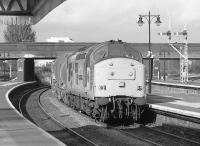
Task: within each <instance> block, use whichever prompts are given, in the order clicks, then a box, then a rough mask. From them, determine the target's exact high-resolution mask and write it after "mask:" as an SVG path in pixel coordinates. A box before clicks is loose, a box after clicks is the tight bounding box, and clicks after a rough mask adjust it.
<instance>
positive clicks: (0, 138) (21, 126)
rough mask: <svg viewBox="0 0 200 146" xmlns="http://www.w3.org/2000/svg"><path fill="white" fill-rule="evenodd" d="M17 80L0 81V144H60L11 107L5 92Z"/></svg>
mask: <svg viewBox="0 0 200 146" xmlns="http://www.w3.org/2000/svg"><path fill="white" fill-rule="evenodd" d="M18 84H20V83H19V82H0V95H1V96H0V146H58V145H59V146H61V145H64V144H63V143H61V142H60V141H58V140H57V139H55V138H54V137H52V136H51V135H49V134H47V133H46V132H44V131H43V130H41V129H40V128H38V127H36V126H35V125H33V124H32V123H30V122H29V121H27V120H26V119H24V118H23V117H22V116H20V115H19V114H18V113H17V112H16V111H15V109H13V108H12V107H11V106H10V105H9V103H8V102H7V100H6V97H5V94H6V92H7V91H8V90H9V89H11V88H12V87H13V86H16V85H18Z"/></svg>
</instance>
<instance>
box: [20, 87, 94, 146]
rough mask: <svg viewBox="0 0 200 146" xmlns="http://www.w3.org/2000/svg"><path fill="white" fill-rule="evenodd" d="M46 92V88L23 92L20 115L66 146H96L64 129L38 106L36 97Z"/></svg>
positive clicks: (70, 130)
mask: <svg viewBox="0 0 200 146" xmlns="http://www.w3.org/2000/svg"><path fill="white" fill-rule="evenodd" d="M46 90H47V88H37V89H32V90H29V91H27V92H25V94H24V95H23V96H22V98H21V100H20V103H19V109H20V111H21V113H22V114H23V115H24V116H25V117H26V118H27V119H29V120H30V121H32V122H33V123H35V124H36V125H37V126H38V127H41V128H42V129H44V130H45V131H47V132H49V133H50V134H52V135H53V136H55V137H56V138H58V139H59V140H60V141H62V142H63V143H64V144H66V145H70V146H76V145H80V146H97V144H95V143H94V142H92V141H90V140H89V139H86V138H84V137H83V136H81V135H80V134H78V133H76V132H75V131H73V130H72V129H68V128H66V127H64V126H63V125H62V124H60V123H59V122H58V121H56V120H55V119H53V118H52V117H51V116H50V115H48V114H46V113H45V111H44V110H43V109H42V106H41V105H40V102H39V100H38V97H39V96H40V95H41V94H42V93H43V92H45V91H46ZM36 91H37V92H36Z"/></svg>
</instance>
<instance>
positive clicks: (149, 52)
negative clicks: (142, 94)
mask: <svg viewBox="0 0 200 146" xmlns="http://www.w3.org/2000/svg"><path fill="white" fill-rule="evenodd" d="M142 18H146V20H147V22H148V24H149V51H148V56H149V88H148V89H149V93H151V80H152V71H153V59H152V52H151V21H152V20H153V19H154V18H156V22H155V23H156V25H157V26H160V24H161V23H162V22H161V21H160V15H151V13H150V11H149V14H148V15H139V20H138V25H139V26H142V25H143V24H144V22H143V20H142Z"/></svg>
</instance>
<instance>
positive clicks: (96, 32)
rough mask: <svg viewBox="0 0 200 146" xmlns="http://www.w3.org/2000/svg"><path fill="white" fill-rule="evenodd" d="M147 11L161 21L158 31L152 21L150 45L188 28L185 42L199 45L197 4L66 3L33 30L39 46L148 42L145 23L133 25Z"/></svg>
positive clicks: (135, 0) (194, 0)
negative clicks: (53, 41) (50, 41)
mask: <svg viewBox="0 0 200 146" xmlns="http://www.w3.org/2000/svg"><path fill="white" fill-rule="evenodd" d="M149 10H150V11H151V14H156V15H157V14H160V17H161V21H162V24H161V26H160V27H157V26H156V25H155V23H154V22H155V21H156V19H153V20H152V23H151V36H152V37H151V38H152V39H151V40H152V42H155V43H158V42H167V37H164V36H158V35H157V33H158V32H166V31H167V30H168V28H169V26H170V27H171V30H172V31H182V30H183V29H184V26H186V25H187V30H188V42H189V43H195V42H196V43H200V34H199V33H200V0H190V1H189V0H67V1H66V2H64V3H63V4H61V5H60V6H58V7H57V8H55V9H54V10H53V11H52V12H50V13H49V14H48V15H47V16H45V18H44V19H42V20H41V21H40V22H39V23H38V24H36V25H35V26H34V27H33V28H34V29H35V31H36V33H37V41H39V42H40V41H46V39H47V38H48V37H50V36H55V37H56V36H57V37H65V36H66V37H70V38H72V39H73V40H74V41H78V42H94V41H95V42H101V41H107V40H110V39H122V40H123V41H126V42H148V24H147V21H145V20H144V22H145V25H143V26H142V27H139V26H138V25H137V23H136V22H137V21H138V15H139V14H143V15H146V14H148V11H149ZM169 24H171V25H169ZM174 41H177V38H176V39H174Z"/></svg>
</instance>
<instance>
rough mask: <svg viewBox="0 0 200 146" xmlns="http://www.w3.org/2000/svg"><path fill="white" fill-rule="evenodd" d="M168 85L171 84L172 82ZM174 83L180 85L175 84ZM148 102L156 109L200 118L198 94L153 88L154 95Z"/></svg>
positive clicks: (199, 96) (199, 98) (149, 96)
mask: <svg viewBox="0 0 200 146" xmlns="http://www.w3.org/2000/svg"><path fill="white" fill-rule="evenodd" d="M165 83H166V82H165ZM168 83H169V84H170V82H168ZM172 83H173V84H180V83H175V82H172ZM189 85H194V86H198V84H192V83H190V84H189ZM199 88H200V84H199ZM147 102H148V103H149V104H150V106H151V107H152V108H155V109H159V110H164V111H169V112H173V113H178V114H182V115H186V116H192V117H196V118H200V95H199V94H198V92H194V93H192V92H190V93H189V94H186V93H182V89H181V90H179V91H177V90H174V91H173V90H169V89H166V90H164V88H160V89H159V88H155V87H153V86H152V94H151V95H147Z"/></svg>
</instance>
